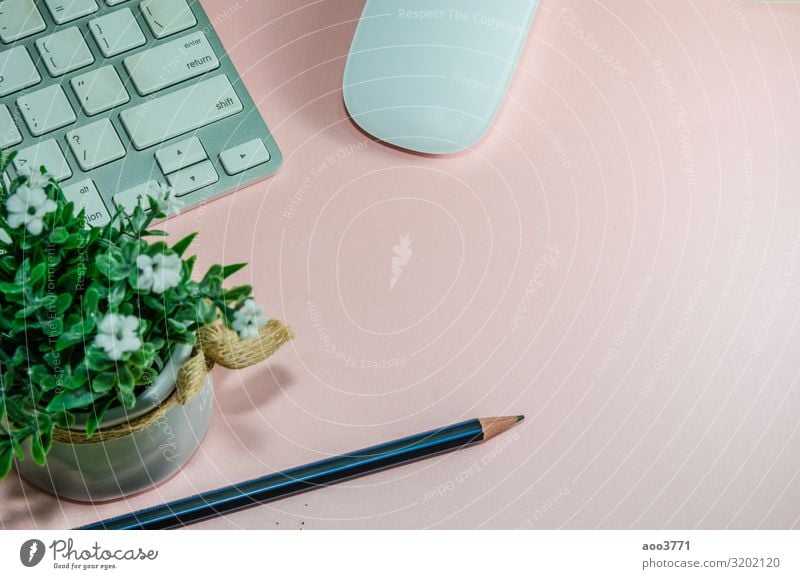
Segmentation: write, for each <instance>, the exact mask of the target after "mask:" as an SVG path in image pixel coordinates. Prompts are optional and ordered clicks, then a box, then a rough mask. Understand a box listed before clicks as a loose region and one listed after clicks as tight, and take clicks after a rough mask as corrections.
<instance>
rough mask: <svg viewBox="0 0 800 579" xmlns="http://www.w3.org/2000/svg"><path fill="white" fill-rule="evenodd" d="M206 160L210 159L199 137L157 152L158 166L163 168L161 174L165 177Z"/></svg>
mask: <svg viewBox="0 0 800 579" xmlns="http://www.w3.org/2000/svg"><path fill="white" fill-rule="evenodd" d="M206 159H208V155H206V150H205V149H204V148H203V145H202V143H200V139H198V138H197V137H192V138H191V139H187V140H185V141H181V142H180V143H176V144H174V145H170V146H169V147H164V148H163V149H159V150H158V151H156V160H157V161H158V166H159V167H161V172H162V173H164V174H165V175H166V174H167V173H174V172H175V171H177V170H178V169H183V168H184V167H188V166H189V165H194V164H195V163H199V162H200V161H205V160H206Z"/></svg>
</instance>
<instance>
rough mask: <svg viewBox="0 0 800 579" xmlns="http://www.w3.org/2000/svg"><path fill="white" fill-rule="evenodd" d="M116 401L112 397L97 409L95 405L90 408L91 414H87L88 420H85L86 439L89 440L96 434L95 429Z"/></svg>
mask: <svg viewBox="0 0 800 579" xmlns="http://www.w3.org/2000/svg"><path fill="white" fill-rule="evenodd" d="M116 401H117V399H116V398H113V397H112V398H109V399H108V400H106V401H105V402H103V403H102V404H100V407H99V409H98V405H97V404H94V405H93V406H92V412H91V413H90V414H89V418H88V419H87V420H86V438H91V437H92V435H93V434H94V433H95V432H97V428H98V427H99V426H100V423H101V422H102V421H103V417H104V416H105V415H106V412H108V409H109V408H111V405H112V404H114V403H115V402H116Z"/></svg>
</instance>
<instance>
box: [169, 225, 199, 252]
mask: <svg viewBox="0 0 800 579" xmlns="http://www.w3.org/2000/svg"><path fill="white" fill-rule="evenodd" d="M195 237H197V232H196V231H195V232H194V233H190V234H189V235H187V236H186V237H184V238H183V239H181V240H180V241H179V242H178V243H176V244H175V245H173V246H172V251H174V252H175V253H177V254H178V255H180V256H181V257H183V254H184V252H185V251H186V250H187V249H188V248H189V246H190V245H191V244H192V242H193V241H194V238H195Z"/></svg>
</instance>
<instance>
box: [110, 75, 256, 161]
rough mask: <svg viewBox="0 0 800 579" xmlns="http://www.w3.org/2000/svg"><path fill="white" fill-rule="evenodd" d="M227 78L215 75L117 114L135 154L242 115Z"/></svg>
mask: <svg viewBox="0 0 800 579" xmlns="http://www.w3.org/2000/svg"><path fill="white" fill-rule="evenodd" d="M242 108H243V107H242V101H240V100H239V97H238V96H236V91H234V90H233V87H232V86H231V83H230V82H229V81H228V77H226V76H225V75H219V76H215V77H212V78H209V79H208V80H203V81H201V82H198V83H196V84H193V85H192V86H189V87H187V88H184V89H181V90H178V91H175V92H173V93H170V94H167V95H164V96H161V97H158V98H154V99H151V100H148V101H147V102H145V103H142V104H140V105H137V106H135V107H131V108H129V109H127V110H125V111H123V112H122V113H121V114H120V119H121V120H122V124H123V125H124V126H125V130H126V131H127V132H128V135H130V138H131V141H132V142H133V146H134V147H136V148H137V149H138V150H142V149H146V148H147V147H151V146H153V145H157V144H158V143H161V142H163V141H166V140H167V139H171V138H172V137H177V136H178V135H182V134H183V133H188V132H189V131H194V130H195V129H199V128H200V127H203V126H205V125H208V124H211V123H213V122H216V121H219V120H222V119H224V118H226V117H229V116H231V115H235V114H236V113H238V112H241V111H242Z"/></svg>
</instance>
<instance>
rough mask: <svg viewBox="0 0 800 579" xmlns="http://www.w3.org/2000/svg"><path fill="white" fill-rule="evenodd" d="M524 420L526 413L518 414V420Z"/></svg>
mask: <svg viewBox="0 0 800 579" xmlns="http://www.w3.org/2000/svg"><path fill="white" fill-rule="evenodd" d="M523 420H525V415H524V414H517V422H522V421H523Z"/></svg>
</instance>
